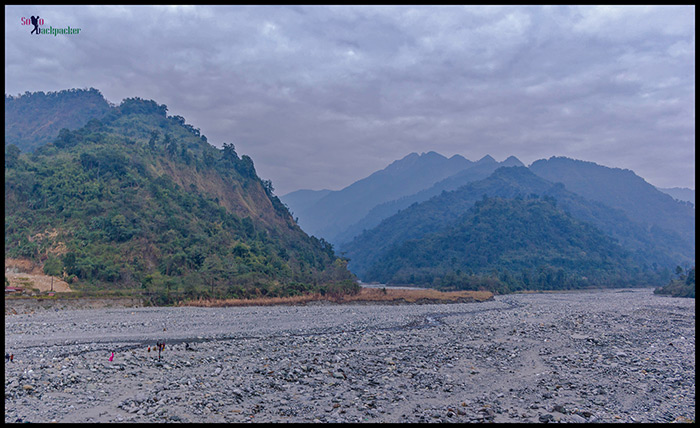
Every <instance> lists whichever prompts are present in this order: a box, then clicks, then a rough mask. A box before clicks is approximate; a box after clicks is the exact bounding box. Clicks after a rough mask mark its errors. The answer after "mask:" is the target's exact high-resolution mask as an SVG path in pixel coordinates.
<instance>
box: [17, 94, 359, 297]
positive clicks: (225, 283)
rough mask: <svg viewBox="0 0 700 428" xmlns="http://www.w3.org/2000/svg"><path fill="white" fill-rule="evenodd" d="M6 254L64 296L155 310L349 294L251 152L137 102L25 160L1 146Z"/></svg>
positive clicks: (64, 134) (327, 254)
mask: <svg viewBox="0 0 700 428" xmlns="http://www.w3.org/2000/svg"><path fill="white" fill-rule="evenodd" d="M30 98H32V97H30ZM39 99H40V100H41V97H39ZM40 105H41V104H40ZM34 111H36V108H29V109H28V113H27V114H31V112H34ZM38 120H39V119H37V118H34V119H31V118H29V119H26V122H28V123H31V122H35V121H38ZM5 256H6V257H11V258H23V259H29V260H31V261H32V262H34V263H36V264H37V265H39V266H42V265H43V266H44V270H45V272H47V273H48V272H49V271H51V274H52V275H56V276H62V277H63V278H64V279H65V280H66V281H68V282H70V283H71V287H72V288H73V289H78V290H96V291H105V290H136V291H137V292H141V291H145V292H149V293H151V295H152V296H154V297H153V298H154V299H156V300H155V302H156V303H172V302H174V301H177V300H178V299H182V298H191V299H196V298H199V297H222V298H228V297H232V298H234V297H238V298H241V297H254V296H286V295H296V294H300V293H306V292H321V293H325V292H330V293H335V292H343V291H352V290H355V289H356V288H357V286H356V284H355V283H354V281H353V279H354V278H353V276H352V274H350V272H349V271H348V270H347V269H346V262H345V261H344V260H342V259H339V258H337V257H336V256H335V254H334V252H333V249H332V247H331V246H330V245H329V244H328V243H325V242H323V241H320V240H318V239H316V238H314V237H310V236H308V235H307V234H306V233H304V232H303V231H302V230H301V229H300V228H299V226H298V225H297V224H296V223H295V222H294V220H293V219H292V216H291V215H290V213H289V211H288V210H287V208H286V207H285V206H284V205H283V204H282V202H281V201H280V200H279V198H277V197H276V196H275V195H274V194H273V191H272V185H271V183H270V182H269V181H267V180H262V179H260V177H258V176H257V173H256V171H255V167H254V164H253V160H252V159H251V158H250V157H249V156H247V155H241V156H239V155H238V154H237V153H236V151H235V148H234V147H233V145H227V144H225V145H224V148H223V150H220V149H217V148H215V147H213V146H212V145H210V144H209V143H208V142H207V139H206V137H205V136H204V135H201V134H200V132H199V130H198V129H196V128H193V127H192V126H191V125H189V124H186V123H185V120H184V118H182V117H180V116H168V115H167V107H166V106H165V105H159V104H157V103H156V102H154V101H150V100H148V101H147V100H142V99H140V98H129V99H125V100H124V101H123V102H122V103H121V105H119V106H118V107H116V108H115V109H113V110H112V111H111V112H109V113H108V114H107V115H105V116H103V117H102V118H101V119H99V120H98V119H92V120H90V121H89V122H88V123H87V124H86V125H85V126H84V127H82V128H79V129H77V130H74V131H69V130H66V129H64V130H62V131H61V132H60V133H59V135H58V137H57V138H56V139H54V140H53V142H51V143H48V144H45V145H43V146H41V147H39V148H37V149H36V151H35V152H34V153H32V154H26V153H20V152H19V150H18V149H17V147H15V146H13V145H10V146H6V150H5Z"/></svg>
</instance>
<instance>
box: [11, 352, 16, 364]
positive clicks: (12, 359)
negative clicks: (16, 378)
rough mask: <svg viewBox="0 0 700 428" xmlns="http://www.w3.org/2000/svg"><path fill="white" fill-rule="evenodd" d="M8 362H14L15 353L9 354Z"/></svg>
mask: <svg viewBox="0 0 700 428" xmlns="http://www.w3.org/2000/svg"><path fill="white" fill-rule="evenodd" d="M10 362H11V363H14V362H15V354H10Z"/></svg>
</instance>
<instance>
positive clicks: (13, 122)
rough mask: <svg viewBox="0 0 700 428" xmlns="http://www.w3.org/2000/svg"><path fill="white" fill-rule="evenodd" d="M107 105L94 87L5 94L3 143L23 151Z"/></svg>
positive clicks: (101, 111)
mask: <svg viewBox="0 0 700 428" xmlns="http://www.w3.org/2000/svg"><path fill="white" fill-rule="evenodd" d="M111 108H112V107H111V106H110V105H109V103H108V102H107V100H105V99H104V97H103V96H102V94H101V93H100V91H98V90H97V89H94V88H90V89H69V90H64V91H60V92H47V93H44V92H26V93H24V94H23V95H19V96H12V95H7V94H5V146H7V145H9V144H14V145H15V146H17V147H18V148H19V149H20V150H21V151H23V152H31V151H34V150H35V149H36V148H37V147H40V146H43V145H44V144H46V143H49V142H51V141H53V140H54V139H55V138H56V137H58V133H59V131H60V130H61V129H63V128H67V129H70V130H73V129H78V128H81V127H83V126H84V125H85V124H87V123H88V121H89V120H90V119H95V118H97V119H99V118H101V117H103V116H104V115H105V114H107V113H108V112H109V111H111Z"/></svg>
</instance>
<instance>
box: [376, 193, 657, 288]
mask: <svg viewBox="0 0 700 428" xmlns="http://www.w3.org/2000/svg"><path fill="white" fill-rule="evenodd" d="M635 266H636V265H635V263H634V262H633V260H632V258H631V257H630V255H629V253H628V252H627V251H625V250H624V249H623V248H622V247H620V246H619V245H618V244H617V243H615V242H614V241H613V240H612V239H611V238H610V237H608V236H606V235H605V234H603V233H602V232H600V231H599V230H597V229H596V228H595V227H593V226H590V225H589V224H586V223H582V222H579V221H577V220H575V219H574V218H572V217H571V216H570V215H568V214H566V213H564V212H562V211H561V210H558V209H557V208H556V201H555V200H554V199H553V198H549V197H544V198H531V199H530V198H528V199H522V198H514V199H500V198H490V199H489V198H484V199H482V200H481V201H478V202H476V203H475V204H474V206H473V207H472V208H471V209H470V210H469V211H468V212H467V213H466V214H465V215H463V216H461V217H460V218H459V219H458V220H457V221H456V222H455V223H454V225H452V226H450V227H448V228H446V229H444V230H442V231H440V232H437V233H432V234H428V235H425V236H423V237H422V238H420V239H417V240H411V241H406V242H404V243H403V244H401V245H400V246H396V247H394V248H392V249H391V250H390V251H389V252H387V253H386V254H385V255H384V256H382V257H381V258H379V259H378V260H377V262H376V263H375V264H374V266H373V267H372V268H371V269H370V270H369V271H368V272H367V274H366V275H365V276H366V277H367V278H368V279H370V280H373V281H379V282H385V283H389V284H415V285H429V286H433V287H437V288H455V289H477V288H482V287H483V288H489V289H491V290H494V291H500V292H507V291H516V290H521V289H569V288H581V287H586V286H590V285H595V286H630V285H635V284H636V285H644V284H645V281H646V278H645V277H644V276H642V275H638V274H639V271H638V269H637V268H636V267H635Z"/></svg>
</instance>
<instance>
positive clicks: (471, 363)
mask: <svg viewBox="0 0 700 428" xmlns="http://www.w3.org/2000/svg"><path fill="white" fill-rule="evenodd" d="M159 341H163V342H165V349H164V350H163V351H162V352H161V358H160V361H159V359H158V351H157V350H156V349H155V344H156V342H159ZM149 346H150V347H151V352H148V351H147V349H148V347H149ZM5 351H6V352H8V353H13V354H14V362H11V363H10V362H6V364H5V422H51V421H57V422H492V421H493V422H557V421H560V422H672V421H689V420H694V419H695V300H694V299H682V298H671V297H662V296H655V295H653V294H652V290H651V289H640V290H610V291H601V292H577V293H555V294H521V295H506V296H496V298H495V299H494V300H493V301H488V302H482V303H463V304H442V305H440V304H436V305H432V304H431V305H399V306H395V305H330V304H326V305H324V304H321V305H309V306H277V307H237V308H191V307H190V308H119V309H115V308H105V309H90V310H64V311H43V312H36V313H34V314H20V315H9V316H8V315H6V316H5ZM112 352H114V358H113V361H109V360H108V359H109V356H110V355H111V353H112Z"/></svg>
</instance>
